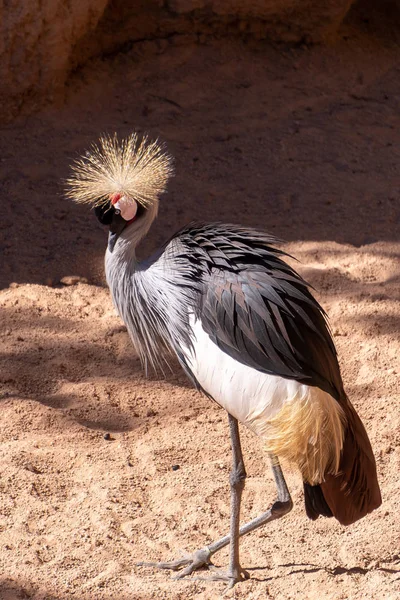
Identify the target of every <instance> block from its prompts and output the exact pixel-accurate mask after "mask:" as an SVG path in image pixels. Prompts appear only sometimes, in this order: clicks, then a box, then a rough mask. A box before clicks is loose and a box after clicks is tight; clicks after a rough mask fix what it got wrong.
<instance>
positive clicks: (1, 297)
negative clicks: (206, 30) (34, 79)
mask: <svg viewBox="0 0 400 600" xmlns="http://www.w3.org/2000/svg"><path fill="white" fill-rule="evenodd" d="M378 34H379V32H378V33H376V34H374V35H372V34H371V33H368V32H366V31H362V30H360V29H357V30H355V29H354V28H352V27H348V28H347V29H346V28H344V29H343V38H342V39H341V40H339V42H338V43H337V44H336V45H335V46H332V47H329V48H325V49H323V48H314V49H308V48H307V47H306V46H304V47H300V48H296V49H285V48H280V47H275V48H273V47H271V46H268V45H267V44H263V43H259V42H254V43H253V42H252V43H248V44H245V43H242V42H238V41H237V42H233V41H232V42H229V41H217V40H208V41H207V40H206V43H204V44H203V45H198V44H192V45H191V44H189V45H186V46H182V45H180V44H181V42H182V40H181V39H179V38H176V39H171V40H170V41H169V42H165V44H164V43H159V44H155V43H154V44H153V43H147V42H146V43H143V44H142V45H140V46H136V47H135V48H134V49H132V50H128V51H127V52H125V53H124V54H118V55H115V56H110V57H107V58H105V59H104V60H97V61H93V62H92V63H91V64H90V65H88V66H87V67H86V68H85V69H83V70H81V71H80V72H79V73H76V74H75V75H74V77H73V78H72V79H71V82H70V88H69V91H68V98H67V101H66V103H65V105H64V106H62V107H58V108H53V109H51V110H47V111H44V112H42V113H40V114H38V115H36V116H34V117H31V118H29V119H27V120H23V121H22V120H21V121H18V122H17V123H14V124H12V125H9V126H8V127H6V128H3V130H2V134H1V138H0V150H1V161H0V176H1V179H2V182H3V192H2V209H1V215H2V218H1V220H0V227H1V228H2V229H3V231H2V236H1V239H0V247H1V251H2V264H1V271H0V280H1V281H0V282H1V284H2V290H1V291H0V304H1V307H2V310H1V316H0V318H1V329H0V335H1V357H0V360H1V363H0V364H1V367H0V368H1V373H0V383H1V421H0V440H1V446H0V455H1V461H0V470H1V477H0V598H1V600H21V599H26V598H29V599H32V600H67V599H70V598H74V599H75V598H76V599H77V600H100V599H101V600H128V599H129V600H139V599H140V600H142V599H143V600H145V599H146V600H147V599H150V598H166V599H176V600H178V599H179V600H186V599H190V598H198V599H202V600H209V599H212V598H218V597H220V595H221V593H222V592H223V590H224V586H223V584H221V583H209V582H204V581H199V580H190V579H189V580H187V581H179V582H174V581H172V580H171V579H170V576H169V574H168V573H167V572H155V571H153V570H152V569H148V568H143V567H136V566H135V562H136V561H138V560H154V559H156V560H157V559H163V558H175V557H177V556H179V555H180V554H181V553H182V552H184V551H192V550H195V549H197V548H199V547H201V546H203V545H205V544H207V543H208V542H210V541H212V540H213V539H215V538H217V537H218V536H220V535H222V534H223V533H225V531H226V529H227V527H228V521H229V488H228V478H229V469H230V447H229V436H228V427H227V418H226V415H225V414H224V413H223V411H222V410H221V409H219V408H218V407H217V406H216V405H214V404H213V403H211V402H210V401H208V400H207V399H205V398H203V397H202V396H201V395H200V394H198V393H197V392H196V391H194V390H193V389H192V388H191V387H190V384H189V383H188V382H186V380H185V377H184V375H183V374H182V373H181V372H180V370H179V368H178V367H177V368H176V372H175V373H174V374H173V375H171V376H169V377H168V378H167V379H166V380H158V379H148V380H147V379H145V377H144V375H143V373H142V371H141V368H140V364H139V362H138V360H137V358H136V356H135V354H134V352H133V349H132V348H131V346H130V344H129V340H128V337H127V333H126V331H125V329H124V328H123V327H122V326H121V323H120V321H119V319H118V317H117V316H116V314H115V312H114V310H113V307H112V305H111V302H110V298H109V294H108V291H107V289H106V288H105V286H104V279H103V266H102V262H103V253H104V248H105V243H106V238H105V233H104V232H103V231H102V229H101V228H100V227H99V226H98V225H97V224H96V222H95V220H94V217H93V216H92V215H91V214H90V213H88V211H87V210H86V209H85V208H82V207H77V206H72V205H71V204H69V203H67V202H66V201H65V200H64V199H63V197H62V188H61V185H60V180H61V179H62V178H63V177H65V176H66V175H67V173H68V164H69V163H70V161H71V158H73V157H74V156H75V155H76V153H77V152H80V151H82V149H83V148H85V147H86V146H87V145H88V144H89V142H90V141H91V140H92V139H94V138H96V137H97V136H98V134H99V133H100V132H103V131H111V132H112V131H114V130H116V131H118V132H119V133H120V134H124V133H128V132H130V131H131V130H132V129H139V130H146V131H149V132H151V134H153V135H160V136H161V137H162V139H164V140H165V141H166V142H167V144H168V147H169V149H170V150H171V152H172V153H173V154H174V155H175V156H176V177H175V179H174V180H173V181H172V183H171V186H170V193H169V195H167V196H166V197H165V198H164V201H163V204H162V207H161V214H160V218H159V220H158V222H157V224H156V225H155V227H154V228H153V229H152V232H151V234H150V235H149V237H148V240H146V242H145V244H144V247H143V249H142V252H143V253H144V254H145V253H146V252H148V251H149V250H150V249H151V248H152V247H155V246H156V245H157V244H159V243H160V242H161V241H162V240H163V239H165V238H166V237H167V236H168V235H169V234H170V233H171V232H172V231H173V230H175V229H176V228H177V227H178V226H180V225H183V224H184V223H186V222H187V221H189V220H191V219H202V220H216V219H221V220H226V221H234V222H241V223H246V224H249V225H255V226H258V227H262V228H263V229H266V230H269V231H271V232H273V233H274V234H276V235H278V236H279V237H281V238H284V239H286V240H287V243H286V244H285V248H286V249H288V250H289V251H290V252H291V253H292V254H293V255H296V257H297V258H299V259H300V261H301V263H300V264H299V266H298V268H299V270H300V271H301V272H302V273H303V274H304V275H305V277H306V278H307V279H308V280H309V282H310V283H311V284H312V285H313V286H314V287H315V288H316V290H317V291H316V294H317V297H318V299H319V300H320V301H321V303H322V304H323V306H324V307H325V308H326V310H327V311H328V313H329V315H330V320H331V325H332V330H333V333H334V337H335V341H336V344H337V347H338V351H339V354H340V362H341V366H342V370H343V377H344V381H345V384H346V388H347V391H348V393H349V396H350V397H351V399H352V401H353V402H354V404H355V406H356V407H357V409H358V410H359V412H360V415H361V416H362V418H363V420H364V422H365V424H366V427H367V429H368V431H369V434H370V437H371V441H372V444H373V447H374V450H375V453H376V458H377V464H378V470H379V477H380V482H381V487H382V494H383V505H382V507H381V508H380V509H379V510H378V511H376V512H374V513H373V514H372V515H370V516H368V517H367V518H365V519H363V520H362V521H360V522H358V523H357V524H355V525H353V526H351V527H349V528H344V527H341V526H340V525H339V524H338V523H337V522H334V521H333V520H331V519H319V520H318V521H317V522H315V523H313V522H310V521H308V520H307V518H306V516H305V513H304V509H303V499H302V485H301V481H300V478H299V476H298V475H297V474H296V473H295V472H291V471H288V475H287V479H288V483H289V486H290V489H291V492H292V495H293V499H294V502H295V507H294V510H293V512H292V513H291V514H290V515H288V516H287V517H286V518H285V519H284V520H282V521H279V522H276V523H273V524H271V525H270V526H268V527H266V528H265V529H263V530H260V531H258V532H256V533H254V534H252V535H250V536H248V537H247V538H244V539H243V540H242V543H241V551H242V564H243V566H244V567H245V568H246V569H248V570H249V572H250V574H251V579H250V581H248V582H244V583H240V584H238V585H237V586H236V588H235V589H234V590H232V591H231V592H229V593H228V594H227V596H226V597H235V598H246V599H254V600H255V599H261V598H263V599H264V598H270V599H274V600H303V599H310V600H325V599H326V600H328V599H329V600H361V599H363V600H364V599H368V600H398V599H399V598H400V518H399V509H400V506H399V504H400V500H399V498H400V483H399V470H400V444H399V442H400V412H399V389H398V383H397V381H398V373H399V370H400V364H399V355H400V342H399V313H400V308H399V284H400V268H399V253H400V244H399V241H398V229H399V221H400V209H399V195H400V188H399V176H398V175H399V170H398V165H399V163H400V152H399V143H398V142H399V139H398V131H399V126H400V119H399V98H400V78H399V76H400V54H399V49H398V46H397V45H396V44H395V43H392V42H390V41H387V42H384V41H383V40H382V39H381V38H380V36H379V35H378ZM186 41H187V40H186ZM71 275H74V276H75V275H76V276H79V277H80V278H86V280H87V281H85V280H83V279H81V280H80V281H78V282H75V284H74V285H63V284H61V283H60V279H61V278H63V277H66V276H67V277H68V276H71ZM66 282H67V283H72V281H71V280H68V279H67V280H66ZM107 434H108V435H107ZM242 434H243V445H244V452H245V457H246V466H247V470H248V474H249V478H248V481H247V485H246V491H245V494H244V503H243V519H248V518H251V517H254V516H256V515H257V514H259V513H261V512H262V511H263V510H265V509H266V508H267V507H268V506H269V504H270V502H271V501H272V500H273V499H274V485H273V482H272V478H271V474H270V470H269V466H268V461H267V458H266V456H265V455H264V453H263V450H262V447H261V444H260V443H259V441H258V440H257V439H256V438H255V437H254V436H252V435H251V434H250V433H249V432H248V431H246V430H243V431H242ZM174 465H178V466H179V469H176V470H173V469H172V467H173V466H174ZM226 562H227V551H226V550H225V551H222V552H221V553H220V554H218V555H216V556H215V563H216V564H217V565H220V566H225V565H226Z"/></svg>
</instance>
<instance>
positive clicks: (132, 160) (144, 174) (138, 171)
mask: <svg viewBox="0 0 400 600" xmlns="http://www.w3.org/2000/svg"><path fill="white" fill-rule="evenodd" d="M171 175H173V160H172V157H171V156H169V154H167V152H166V151H165V149H164V147H163V145H162V144H161V143H160V142H159V141H158V140H155V141H150V140H149V139H148V137H147V136H143V137H141V138H139V136H138V135H137V134H136V133H133V134H131V135H130V136H128V137H127V138H123V139H121V140H120V141H119V140H118V137H117V134H116V133H115V134H114V135H113V136H110V135H103V136H102V137H101V138H100V140H99V142H98V144H92V146H91V147H90V149H89V150H88V151H87V152H86V153H85V155H84V156H82V157H81V158H78V159H77V160H76V161H75V162H74V163H73V165H72V175H71V176H70V177H69V178H68V179H67V180H66V182H65V183H66V187H67V190H66V195H67V197H68V198H70V199H72V200H74V201H75V202H80V203H85V204H91V205H92V206H101V205H105V204H107V203H108V202H109V201H110V198H111V197H112V196H113V194H120V195H121V196H124V197H125V198H126V199H132V200H135V201H136V202H138V203H139V204H142V205H143V206H148V205H149V204H152V203H153V202H154V199H156V198H158V197H159V196H160V195H161V194H162V193H163V192H164V191H165V188H166V185H167V181H168V178H169V177H170V176H171Z"/></svg>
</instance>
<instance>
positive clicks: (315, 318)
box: [181, 224, 343, 398]
mask: <svg viewBox="0 0 400 600" xmlns="http://www.w3.org/2000/svg"><path fill="white" fill-rule="evenodd" d="M186 232H187V235H185V236H184V238H185V246H187V245H189V248H188V253H187V255H186V257H188V256H191V261H192V262H193V264H195V263H196V262H197V265H199V264H201V265H202V272H201V274H200V276H201V278H202V281H203V284H204V286H203V292H202V294H201V303H200V307H199V309H198V314H197V317H198V318H200V319H201V321H202V325H203V328H204V329H205V330H206V332H207V333H208V334H209V336H210V337H211V339H212V340H213V341H214V342H215V344H217V345H218V346H219V347H220V348H221V349H222V350H223V351H224V352H226V353H228V354H229V355H231V356H232V357H233V358H234V359H235V360H238V361H239V362H242V363H244V364H246V365H248V366H250V367H253V368H254V369H257V370H260V371H264V372H267V373H272V374H274V375H279V376H282V377H287V378H293V379H296V380H298V381H302V382H304V383H307V384H309V385H317V386H318V387H320V388H321V389H324V390H325V391H328V392H329V393H330V394H332V395H333V396H334V397H336V398H339V397H340V396H341V394H342V391H343V386H342V379H341V375H340V370H339V365H338V361H337V356H336V350H335V347H334V344H333V341H332V338H331V335H330V332H329V328H328V325H327V322H326V318H325V313H324V311H323V309H322V308H321V306H320V305H319V304H318V302H317V301H316V300H315V299H314V297H313V296H312V295H311V293H310V292H309V289H308V286H307V284H306V282H305V281H304V280H303V279H302V278H301V277H300V275H298V274H297V273H296V272H295V271H294V270H293V269H292V267H290V266H289V265H288V264H287V263H286V262H285V261H284V260H282V257H283V256H285V253H284V252H282V251H281V250H279V249H277V248H276V247H274V246H273V245H272V244H274V243H276V242H277V240H276V239H275V238H272V237H269V236H267V235H266V234H262V233H260V232H257V231H254V230H251V229H244V228H240V227H235V226H233V225H221V224H212V225H208V226H203V227H198V228H195V227H192V228H191V229H187V230H186ZM182 233H183V232H182ZM189 233H190V235H189ZM181 239H182V238H181ZM286 256H287V255H286ZM205 266H206V268H205Z"/></svg>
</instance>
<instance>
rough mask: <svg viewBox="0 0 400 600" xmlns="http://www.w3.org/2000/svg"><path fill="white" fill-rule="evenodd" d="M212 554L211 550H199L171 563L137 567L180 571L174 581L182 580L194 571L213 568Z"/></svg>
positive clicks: (143, 563)
mask: <svg viewBox="0 0 400 600" xmlns="http://www.w3.org/2000/svg"><path fill="white" fill-rule="evenodd" d="M211 554H212V553H211V552H210V550H209V549H208V548H207V547H205V548H201V550H197V551H196V552H194V553H193V554H190V555H187V556H183V557H182V558H178V559H177V560H171V561H169V562H138V563H136V565H137V566H138V567H154V568H156V569H169V570H171V571H179V573H178V574H177V575H175V577H173V579H182V578H183V577H187V575H190V574H191V573H194V571H198V570H199V569H204V568H206V569H208V568H210V566H213V565H212V563H211V561H210V558H211Z"/></svg>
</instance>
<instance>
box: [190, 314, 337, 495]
mask: <svg viewBox="0 0 400 600" xmlns="http://www.w3.org/2000/svg"><path fill="white" fill-rule="evenodd" d="M190 325H191V327H192V332H193V338H192V342H193V349H192V351H191V350H189V349H187V350H186V352H185V357H186V360H187V363H188V365H189V367H190V369H191V371H192V373H193V375H194V376H195V378H196V379H197V381H198V382H199V384H200V385H201V387H202V388H203V389H204V390H205V391H206V392H207V393H208V394H210V396H211V397H212V398H213V399H214V400H215V401H216V402H218V404H220V405H221V406H222V407H223V408H225V410H227V411H228V412H229V413H230V414H231V415H232V416H233V417H235V418H236V419H238V421H240V422H241V423H243V424H244V425H246V426H247V427H248V428H249V429H251V430H252V431H254V433H256V434H257V435H259V436H260V437H262V438H263V439H264V440H265V443H266V447H267V450H268V451H269V452H271V453H272V454H276V455H277V456H279V457H281V458H286V459H288V460H289V461H290V462H294V463H296V464H297V465H298V467H299V468H300V470H301V472H302V475H303V478H304V479H305V481H308V482H309V483H311V484H316V483H320V482H321V481H323V479H324V475H325V474H326V472H332V473H336V472H337V469H338V467H339V459H340V452H341V449H342V446H343V435H344V416H343V411H342V409H341V407H340V406H339V404H338V403H337V402H336V401H335V399H334V398H332V396H330V394H328V393H327V392H324V391H323V390H321V389H319V388H317V387H312V386H308V385H306V384H304V383H299V382H298V381H295V380H292V379H284V378H283V377H279V376H276V375H269V374H267V373H261V372H260V371H256V370H255V369H253V368H251V367H248V366H247V365H244V364H242V363H239V362H238V361H236V360H235V359H234V358H232V357H231V356H229V355H228V354H225V353H224V352H223V351H222V350H221V349H220V348H218V346H217V345H216V344H215V343H214V342H213V341H212V340H211V338H210V337H209V335H208V334H207V333H206V332H205V331H204V329H203V326H202V323H201V321H200V320H196V319H195V318H194V316H191V318H190Z"/></svg>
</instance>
